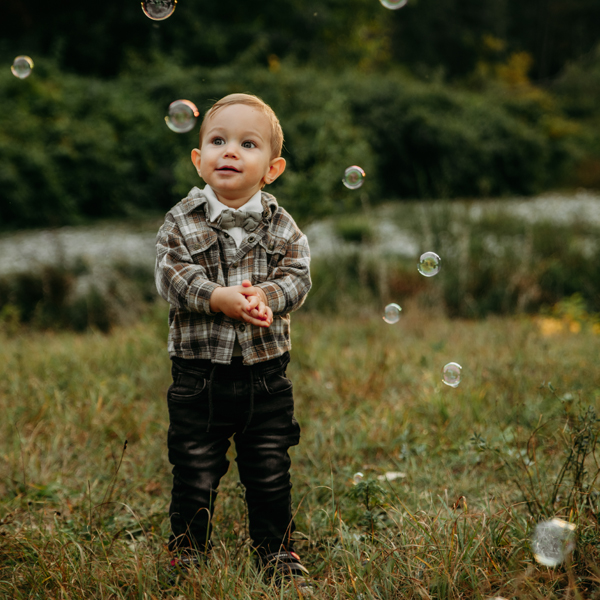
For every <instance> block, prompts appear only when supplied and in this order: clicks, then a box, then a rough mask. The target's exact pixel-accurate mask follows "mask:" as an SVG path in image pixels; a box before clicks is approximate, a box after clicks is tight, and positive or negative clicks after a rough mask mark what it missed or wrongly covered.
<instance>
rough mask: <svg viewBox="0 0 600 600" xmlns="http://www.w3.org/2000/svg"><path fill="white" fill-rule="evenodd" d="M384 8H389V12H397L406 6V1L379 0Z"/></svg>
mask: <svg viewBox="0 0 600 600" xmlns="http://www.w3.org/2000/svg"><path fill="white" fill-rule="evenodd" d="M379 2H381V4H382V5H383V6H385V8H389V9H390V10H398V9H399V8H402V7H403V6H406V5H407V3H408V0H379Z"/></svg>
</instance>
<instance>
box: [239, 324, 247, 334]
mask: <svg viewBox="0 0 600 600" xmlns="http://www.w3.org/2000/svg"><path fill="white" fill-rule="evenodd" d="M239 330H240V331H241V332H242V333H243V332H244V331H246V326H245V325H244V324H243V323H242V324H241V325H240V326H239Z"/></svg>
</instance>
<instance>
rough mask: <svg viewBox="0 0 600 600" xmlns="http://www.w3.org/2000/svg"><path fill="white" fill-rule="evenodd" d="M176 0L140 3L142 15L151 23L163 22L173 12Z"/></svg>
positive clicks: (156, 0)
mask: <svg viewBox="0 0 600 600" xmlns="http://www.w3.org/2000/svg"><path fill="white" fill-rule="evenodd" d="M176 4H177V0H147V1H146V2H142V10H143V11H144V14H145V15H146V16H147V17H148V18H149V19H152V20H153V21H164V20H165V19H168V18H169V17H170V16H171V15H172V14H173V13H174V12H175V6H176Z"/></svg>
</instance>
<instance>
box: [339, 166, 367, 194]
mask: <svg viewBox="0 0 600 600" xmlns="http://www.w3.org/2000/svg"><path fill="white" fill-rule="evenodd" d="M365 177H366V174H365V172H364V171H363V170H362V169H361V168H360V167H357V166H356V165H354V166H352V167H348V168H347V169H346V170H345V171H344V179H342V183H343V184H344V185H345V186H346V187H347V188H348V189H349V190H357V189H358V188H359V187H360V186H361V185H362V184H363V183H364V182H365Z"/></svg>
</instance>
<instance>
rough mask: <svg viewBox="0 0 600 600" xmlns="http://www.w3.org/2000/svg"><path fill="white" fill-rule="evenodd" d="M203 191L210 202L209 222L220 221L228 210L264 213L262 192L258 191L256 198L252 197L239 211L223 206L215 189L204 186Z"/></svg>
mask: <svg viewBox="0 0 600 600" xmlns="http://www.w3.org/2000/svg"><path fill="white" fill-rule="evenodd" d="M202 191H203V192H204V196H205V197H206V200H207V201H208V212H209V220H210V221H211V222H214V221H216V220H217V219H218V217H219V215H220V214H221V213H222V212H223V211H224V210H227V209H229V210H233V211H235V210H244V211H249V212H257V213H262V211H263V205H262V202H261V192H260V190H258V192H256V194H254V196H252V197H251V198H250V200H248V202H246V203H245V204H243V205H242V206H240V208H239V209H233V208H230V207H229V206H227V205H226V204H223V203H222V202H220V201H219V199H218V198H217V195H216V194H215V192H214V191H213V189H212V188H211V187H210V185H208V184H206V186H204V189H203V190H202Z"/></svg>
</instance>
